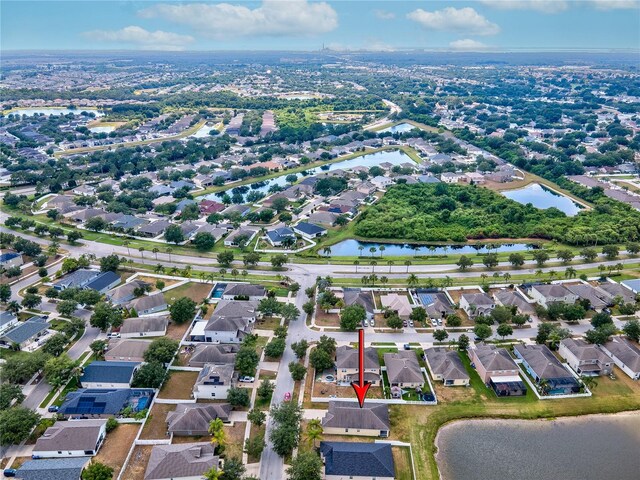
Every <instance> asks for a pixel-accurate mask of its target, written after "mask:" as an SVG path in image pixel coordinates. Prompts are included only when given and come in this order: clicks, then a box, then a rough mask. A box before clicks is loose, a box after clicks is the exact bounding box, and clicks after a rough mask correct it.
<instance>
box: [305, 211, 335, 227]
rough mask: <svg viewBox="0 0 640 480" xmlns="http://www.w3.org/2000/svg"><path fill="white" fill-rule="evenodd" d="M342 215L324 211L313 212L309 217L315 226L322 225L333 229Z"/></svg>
mask: <svg viewBox="0 0 640 480" xmlns="http://www.w3.org/2000/svg"><path fill="white" fill-rule="evenodd" d="M339 216H340V215H338V214H337V213H332V212H325V211H323V210H318V211H317V212H313V213H312V214H311V215H309V222H311V223H313V224H315V225H321V226H325V227H331V226H333V225H334V224H335V223H336V220H337V219H338V217H339Z"/></svg>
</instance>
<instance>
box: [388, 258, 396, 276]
mask: <svg viewBox="0 0 640 480" xmlns="http://www.w3.org/2000/svg"><path fill="white" fill-rule="evenodd" d="M394 263H395V262H394V261H393V260H387V265H389V273H391V267H392V266H393V264H394Z"/></svg>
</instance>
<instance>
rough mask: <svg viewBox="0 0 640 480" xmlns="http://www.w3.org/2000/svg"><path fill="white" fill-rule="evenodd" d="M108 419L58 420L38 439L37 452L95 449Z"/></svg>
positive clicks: (35, 449) (35, 448)
mask: <svg viewBox="0 0 640 480" xmlns="http://www.w3.org/2000/svg"><path fill="white" fill-rule="evenodd" d="M105 423H107V421H106V420H77V421H69V422H56V423H55V424H54V425H53V426H52V427H49V428H47V430H45V432H44V433H43V434H42V436H41V437H40V438H39V439H38V441H37V442H36V444H35V446H34V447H33V450H34V451H35V452H57V451H58V450H93V449H94V448H96V445H97V443H98V440H99V438H100V431H101V429H102V426H103V425H104V424H105Z"/></svg>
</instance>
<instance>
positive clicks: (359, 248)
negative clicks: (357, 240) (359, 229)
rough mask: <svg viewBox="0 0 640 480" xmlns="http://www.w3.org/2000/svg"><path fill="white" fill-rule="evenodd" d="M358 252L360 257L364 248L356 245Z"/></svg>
mask: <svg viewBox="0 0 640 480" xmlns="http://www.w3.org/2000/svg"><path fill="white" fill-rule="evenodd" d="M358 250H360V255H359V256H360V257H361V256H362V251H363V250H364V246H363V245H358Z"/></svg>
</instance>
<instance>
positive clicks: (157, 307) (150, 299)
mask: <svg viewBox="0 0 640 480" xmlns="http://www.w3.org/2000/svg"><path fill="white" fill-rule="evenodd" d="M126 305H127V308H128V309H129V310H131V309H134V310H135V311H136V312H137V313H138V315H151V314H152V313H157V312H162V311H164V310H167V308H169V307H168V305H167V302H166V301H165V299H164V295H163V294H162V293H160V292H158V293H153V294H151V295H143V296H141V297H138V298H135V299H133V300H131V301H130V302H128V303H127V304H126Z"/></svg>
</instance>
